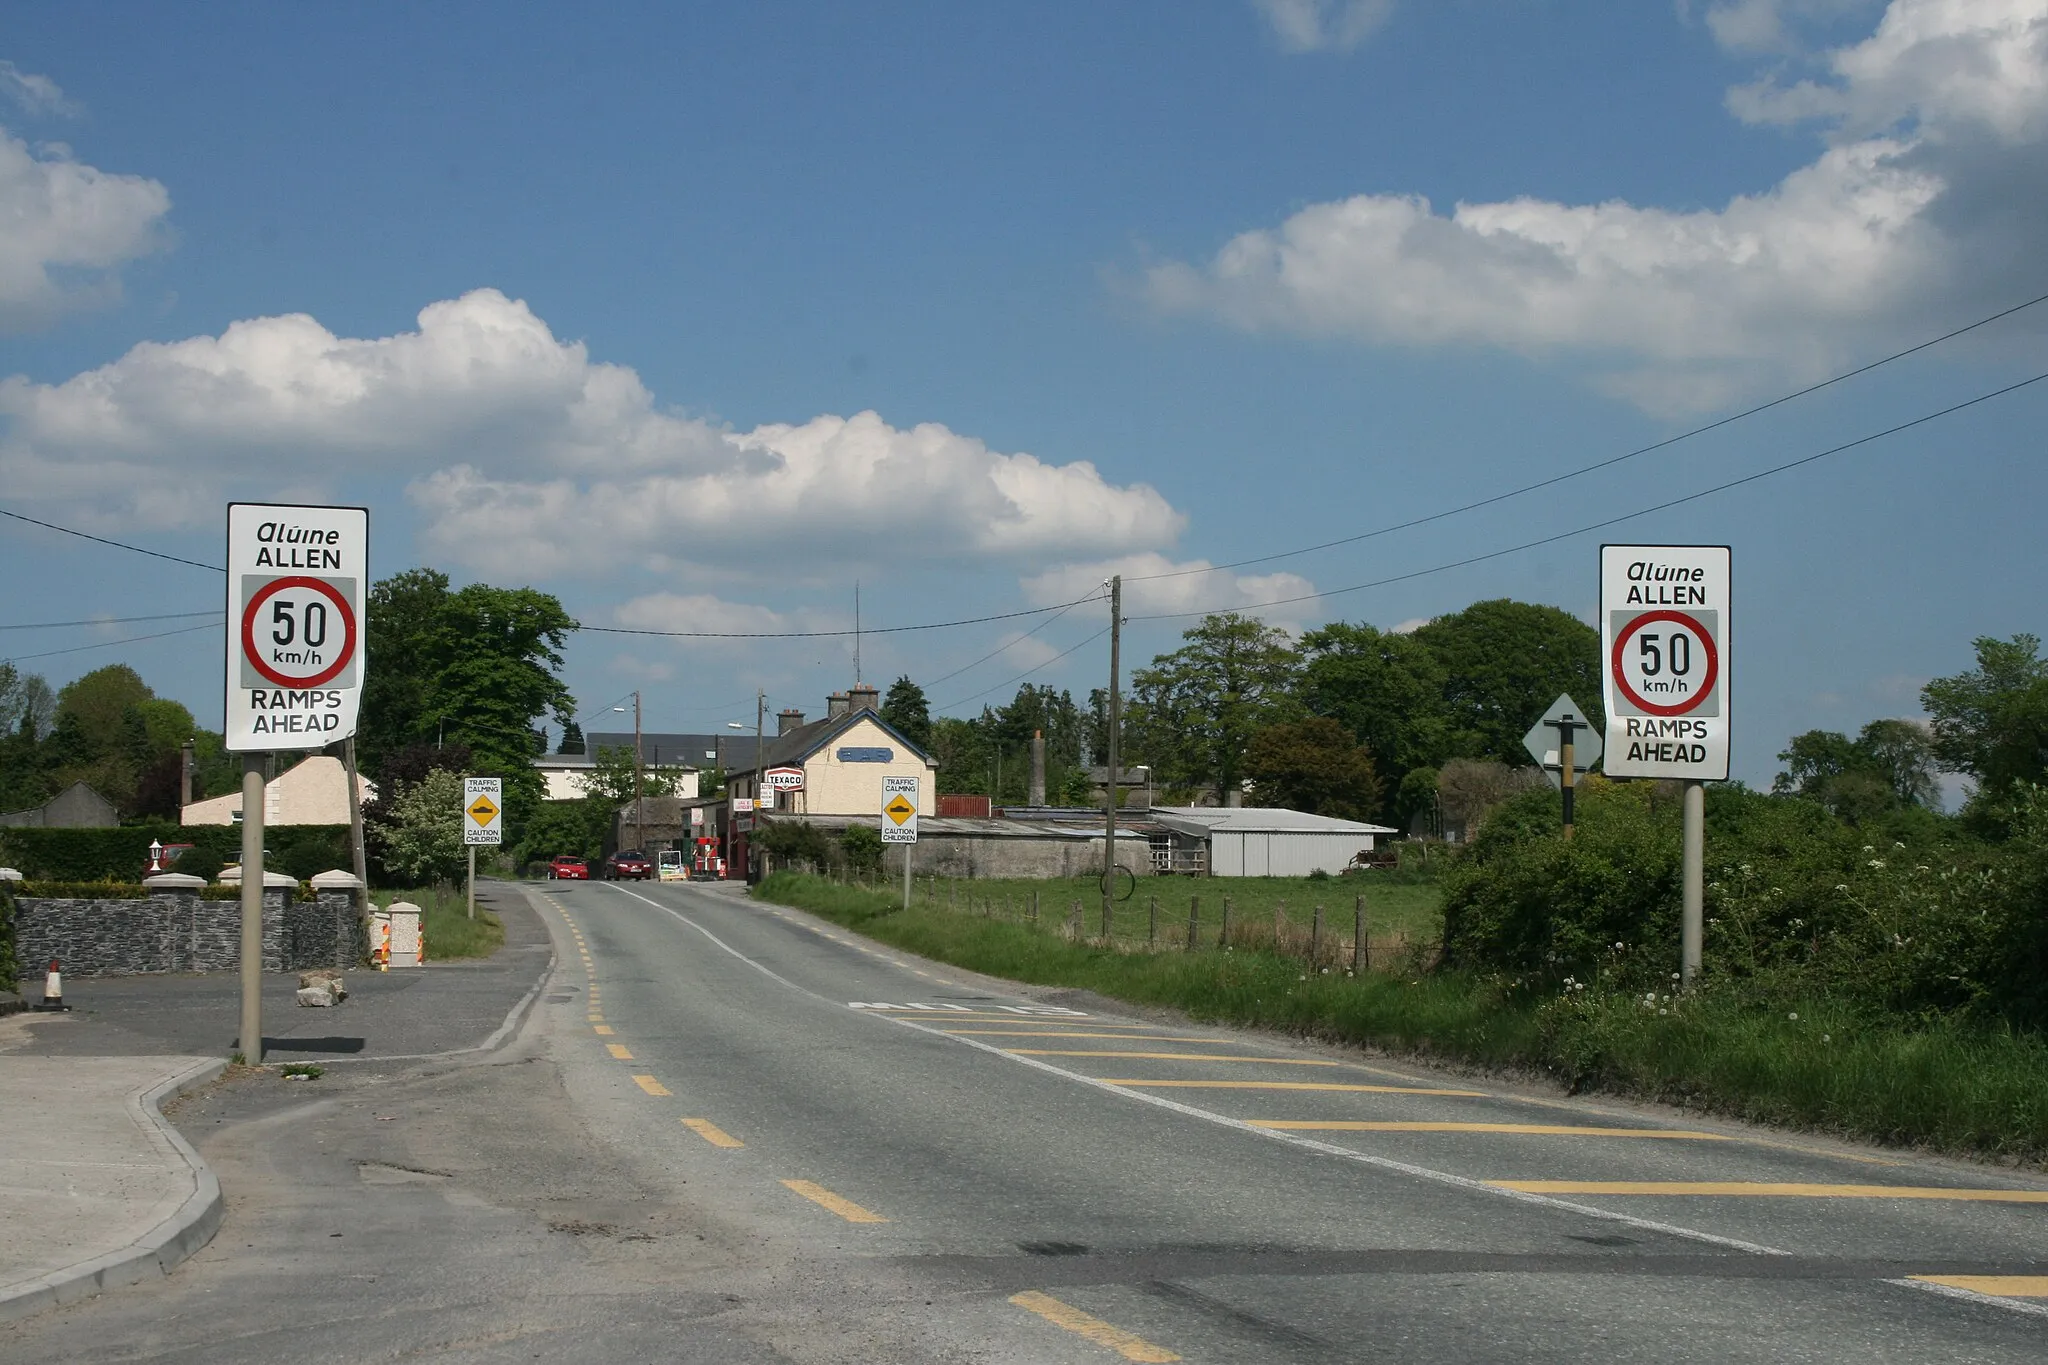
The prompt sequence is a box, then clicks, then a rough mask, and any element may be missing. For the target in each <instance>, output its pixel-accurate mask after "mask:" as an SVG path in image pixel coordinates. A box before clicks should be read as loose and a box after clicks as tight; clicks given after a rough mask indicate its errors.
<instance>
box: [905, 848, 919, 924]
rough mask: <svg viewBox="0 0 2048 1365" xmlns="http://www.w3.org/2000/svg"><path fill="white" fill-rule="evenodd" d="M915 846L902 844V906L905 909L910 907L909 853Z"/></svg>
mask: <svg viewBox="0 0 2048 1365" xmlns="http://www.w3.org/2000/svg"><path fill="white" fill-rule="evenodd" d="M916 848H917V845H916V844H905V845H904V846H903V908H904V909H905V910H908V909H909V908H910V855H911V853H912V852H914V851H915V850H916Z"/></svg>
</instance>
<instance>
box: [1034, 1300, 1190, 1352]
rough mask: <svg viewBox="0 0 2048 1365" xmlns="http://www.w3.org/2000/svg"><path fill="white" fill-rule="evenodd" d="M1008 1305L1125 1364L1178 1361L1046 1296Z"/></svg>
mask: <svg viewBox="0 0 2048 1365" xmlns="http://www.w3.org/2000/svg"><path fill="white" fill-rule="evenodd" d="M1010 1302H1011V1303H1014V1304H1016V1305H1017V1306H1018V1307H1019V1308H1028V1309H1030V1310H1031V1311H1032V1312H1034V1313H1036V1314H1038V1316H1040V1317H1041V1318H1044V1319H1045V1320H1046V1321H1047V1322H1049V1323H1051V1324H1052V1325H1053V1326H1055V1327H1062V1328H1065V1329H1066V1330H1067V1331H1069V1332H1072V1333H1073V1334H1074V1335H1075V1336H1078V1337H1085V1338H1087V1339H1088V1340H1089V1341H1092V1342H1094V1343H1095V1344H1096V1345H1097V1346H1107V1347H1108V1348H1109V1349H1110V1350H1112V1351H1115V1352H1116V1353H1117V1354H1118V1355H1120V1356H1122V1357H1123V1358H1124V1359H1125V1360H1145V1361H1159V1362H1165V1361H1173V1360H1179V1359H1180V1358H1181V1357H1180V1356H1178V1355H1176V1354H1174V1353H1173V1352H1172V1351H1169V1350H1167V1349H1166V1348H1165V1347H1164V1346H1158V1345H1154V1344H1153V1343H1152V1342H1149V1341H1147V1340H1145V1338H1143V1337H1141V1336H1138V1335H1136V1334H1135V1333H1132V1332H1126V1331H1125V1330H1124V1329H1123V1328H1121V1327H1117V1326H1114V1325H1112V1324H1110V1323H1107V1322H1104V1321H1103V1320H1102V1319H1101V1318H1098V1317H1096V1316H1095V1315H1094V1314H1092V1313H1084V1312H1082V1311H1081V1310H1080V1309H1078V1308H1076V1307H1074V1306H1073V1305H1072V1304H1070V1303H1061V1302H1060V1301H1059V1300H1058V1299H1056V1298H1054V1297H1053V1296H1052V1295H1050V1294H1041V1293H1039V1292H1038V1291H1037V1290H1035V1289H1030V1290H1026V1291H1025V1292H1024V1293H1022V1294H1012V1295H1011V1296H1010Z"/></svg>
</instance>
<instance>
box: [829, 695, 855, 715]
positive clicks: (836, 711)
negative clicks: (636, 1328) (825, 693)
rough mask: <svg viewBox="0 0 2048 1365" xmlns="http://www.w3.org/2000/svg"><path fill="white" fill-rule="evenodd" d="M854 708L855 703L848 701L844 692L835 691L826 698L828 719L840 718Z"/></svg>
mask: <svg viewBox="0 0 2048 1365" xmlns="http://www.w3.org/2000/svg"><path fill="white" fill-rule="evenodd" d="M852 709H853V705H852V703H850V702H849V701H847V699H846V694H845V693H844V692H834V693H833V694H832V695H831V696H829V697H827V698H825V718H826V719H827V720H838V719H839V718H840V717H841V716H843V715H845V714H846V713H847V712H849V711H851V710H852Z"/></svg>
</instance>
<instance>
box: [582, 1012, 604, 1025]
mask: <svg viewBox="0 0 2048 1365" xmlns="http://www.w3.org/2000/svg"><path fill="white" fill-rule="evenodd" d="M583 1017H584V1018H585V1019H588V1020H589V1021H590V1022H591V1023H593V1024H602V1023H603V1022H604V1016H603V1015H602V1014H586V1015H584V1016H583Z"/></svg>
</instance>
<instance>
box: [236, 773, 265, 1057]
mask: <svg viewBox="0 0 2048 1365" xmlns="http://www.w3.org/2000/svg"><path fill="white" fill-rule="evenodd" d="M267 757H268V756H267V755H265V754H257V753H247V754H243V755H242V1060H243V1061H244V1062H245V1063H247V1064H248V1065H250V1066H261V1065H263V766H264V763H265V762H266V760H267Z"/></svg>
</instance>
